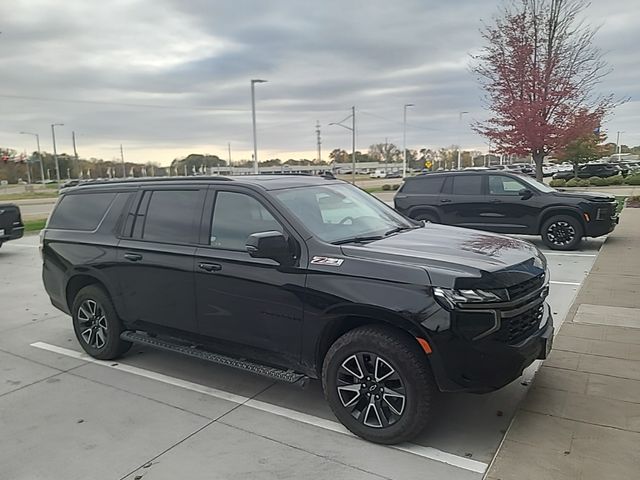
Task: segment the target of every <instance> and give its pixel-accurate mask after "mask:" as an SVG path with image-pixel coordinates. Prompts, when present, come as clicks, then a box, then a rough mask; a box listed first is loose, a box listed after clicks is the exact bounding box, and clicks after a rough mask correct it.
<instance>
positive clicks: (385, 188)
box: [382, 183, 391, 192]
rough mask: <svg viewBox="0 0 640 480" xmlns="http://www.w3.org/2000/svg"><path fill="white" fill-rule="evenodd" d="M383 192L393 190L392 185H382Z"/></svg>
mask: <svg viewBox="0 0 640 480" xmlns="http://www.w3.org/2000/svg"><path fill="white" fill-rule="evenodd" d="M382 190H384V191H385V192H386V191H389V190H391V185H389V184H388V183H385V184H384V185H382Z"/></svg>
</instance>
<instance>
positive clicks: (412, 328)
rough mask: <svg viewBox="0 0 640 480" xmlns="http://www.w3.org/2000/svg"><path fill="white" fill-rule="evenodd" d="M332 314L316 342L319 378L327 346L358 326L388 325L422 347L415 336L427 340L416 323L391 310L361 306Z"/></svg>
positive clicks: (426, 336)
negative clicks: (411, 338) (414, 340)
mask: <svg viewBox="0 0 640 480" xmlns="http://www.w3.org/2000/svg"><path fill="white" fill-rule="evenodd" d="M332 316H334V318H332V319H331V320H330V321H329V322H328V323H327V325H326V326H325V327H324V329H323V331H322V333H321V335H320V337H319V339H318V341H317V343H316V350H315V367H316V373H317V375H318V378H321V376H322V364H323V362H324V358H325V356H326V354H327V352H328V351H329V348H331V345H333V343H334V342H335V341H336V340H337V339H338V338H340V337H341V336H342V335H344V334H345V333H347V332H349V331H351V330H353V329H355V328H358V327H362V326H365V325H381V326H386V327H390V328H393V329H395V330H397V331H400V332H404V333H405V334H407V335H409V336H411V337H413V338H414V339H416V343H418V344H419V345H420V346H421V347H422V348H424V346H422V345H421V344H420V342H418V340H417V338H423V339H425V340H426V341H427V342H429V338H428V335H427V334H426V333H425V332H424V331H422V330H421V329H420V328H419V327H418V326H417V325H415V324H413V323H412V322H410V321H409V320H407V319H405V318H404V317H402V316H400V315H398V314H397V313H395V312H392V311H387V310H383V309H378V308H372V307H362V308H356V309H350V310H348V311H344V312H340V313H334V314H333V315H332ZM429 343H430V342H429ZM426 358H427V357H426V355H425V359H426Z"/></svg>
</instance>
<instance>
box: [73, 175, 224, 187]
mask: <svg viewBox="0 0 640 480" xmlns="http://www.w3.org/2000/svg"><path fill="white" fill-rule="evenodd" d="M180 180H182V181H185V180H186V181H189V182H192V181H210V180H215V181H218V180H222V181H227V182H230V181H232V180H233V179H232V178H230V177H222V176H206V175H202V176H193V177H188V176H187V177H139V178H113V179H104V180H87V181H84V182H80V184H79V185H77V186H78V187H82V186H85V185H115V184H118V183H155V182H171V181H174V182H175V181H180Z"/></svg>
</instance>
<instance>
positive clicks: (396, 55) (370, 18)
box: [0, 0, 640, 163]
mask: <svg viewBox="0 0 640 480" xmlns="http://www.w3.org/2000/svg"><path fill="white" fill-rule="evenodd" d="M10 3H11V5H9V2H4V3H2V4H1V5H0V31H2V32H3V33H2V34H1V35H0V65H2V70H1V72H2V73H1V74H0V95H5V96H17V97H22V98H7V97H5V96H0V109H1V111H2V113H3V115H2V117H1V120H0V122H1V123H0V145H3V146H4V145H10V146H14V147H17V148H32V146H31V145H30V144H29V142H30V139H28V138H26V137H21V136H19V135H17V134H16V132H19V131H20V130H29V131H39V132H40V133H41V135H42V137H43V146H44V148H49V149H50V146H49V145H48V140H47V139H48V135H47V134H48V132H49V130H48V125H49V124H50V123H52V122H54V121H56V122H64V123H65V127H64V128H63V129H61V132H60V137H61V140H60V141H61V148H62V149H63V150H68V149H69V147H70V141H68V138H67V137H70V131H71V130H75V131H76V132H77V135H78V140H79V145H80V147H81V153H82V154H85V155H87V156H89V155H95V156H102V157H105V158H110V156H114V155H116V153H117V152H116V149H117V146H118V145H119V144H120V143H123V144H125V146H126V147H127V150H128V151H130V152H132V153H131V155H132V156H133V157H134V158H132V159H137V160H158V161H161V162H163V163H166V162H168V161H169V160H170V159H171V158H173V157H174V156H177V155H181V154H182V155H186V154H187V153H189V152H190V151H193V150H199V151H207V152H210V153H218V154H220V155H224V153H225V150H226V144H227V142H231V143H232V146H233V149H234V152H236V155H237V156H241V157H244V158H247V157H248V156H250V153H249V151H250V150H251V117H250V97H249V80H250V79H251V78H261V77H262V78H266V79H268V80H269V83H266V84H262V85H258V86H257V100H258V121H259V127H258V135H259V145H260V149H261V152H262V153H261V157H262V158H265V157H272V156H279V157H280V158H289V157H290V156H298V155H307V156H308V157H312V156H313V155H314V153H313V152H314V148H315V134H314V129H315V122H316V120H319V121H320V123H321V124H322V125H323V127H322V129H323V138H324V150H325V152H326V151H328V150H330V149H332V148H337V147H343V148H348V146H349V145H350V141H349V138H348V132H346V131H344V130H342V129H340V128H336V127H329V126H327V124H328V123H330V122H334V121H338V120H341V119H342V118H344V117H345V116H346V115H348V113H349V108H350V107H351V105H356V107H357V109H358V113H357V117H358V148H360V149H366V148H367V146H368V145H369V144H371V143H374V142H379V141H384V139H385V138H389V140H390V141H393V142H396V143H400V141H401V128H402V125H401V120H402V105H403V104H404V103H414V104H415V105H416V106H415V107H414V108H413V109H411V110H410V112H409V127H408V135H407V138H408V144H409V146H411V147H421V146H444V145H448V144H452V143H458V144H461V145H463V146H466V147H469V148H471V147H475V148H478V147H483V145H484V139H482V138H480V137H478V136H477V135H475V134H474V133H473V132H471V130H470V128H469V121H470V120H471V119H474V118H475V119H480V118H484V116H485V115H486V112H484V110H483V107H482V102H481V96H482V92H481V91H480V89H479V88H478V85H477V84H476V82H475V80H474V78H473V76H472V74H471V73H470V72H469V68H468V64H469V53H470V52H473V51H476V50H477V49H478V48H479V47H480V45H481V43H480V42H481V38H480V34H479V32H478V29H479V27H480V25H481V19H485V20H489V19H490V18H491V16H492V15H493V14H495V12H496V11H497V2H496V3H494V2H489V1H482V2H480V1H478V0H459V1H456V2H435V1H424V0H422V1H421V0H397V1H395V2H382V1H369V2H365V1H353V0H352V1H333V0H330V1H328V0H325V1H323V2H321V3H317V4H311V3H308V2H299V1H294V0H289V1H284V0H283V1H269V2H259V1H248V0H235V1H233V2H228V1H223V0H219V1H210V0H199V1H188V2H185V1H182V0H163V1H158V0H156V1H152V0H139V1H134V2H131V1H117V2H102V3H98V2H85V1H81V0H76V1H67V2H55V1H53V0H49V1H44V2H37V3H36V2H29V1H27V0H22V1H20V0H18V1H15V2H10ZM587 14H588V21H590V22H592V23H594V24H598V25H601V28H600V32H599V33H598V36H597V41H598V44H599V45H600V46H601V47H602V49H603V50H604V51H605V52H607V60H608V61H609V63H610V64H611V66H612V67H613V72H612V74H611V75H609V77H607V79H606V81H605V82H604V83H603V84H602V91H603V93H608V92H613V93H615V94H616V95H619V96H621V97H622V96H628V97H631V98H632V100H633V101H632V102H630V103H627V104H626V105H624V106H622V107H620V108H619V109H618V111H617V112H616V114H615V116H613V117H612V118H611V119H609V122H608V124H607V128H609V129H610V130H611V131H613V132H615V131H617V130H622V131H625V132H626V133H625V134H623V139H624V140H625V142H627V143H630V144H640V126H638V121H639V120H640V113H639V112H640V108H638V107H639V103H638V101H637V100H636V98H637V97H638V96H639V93H640V92H639V91H638V90H639V87H638V82H637V78H638V74H639V73H640V72H639V69H640V66H639V65H640V62H638V60H639V58H638V53H637V43H638V42H637V41H638V34H637V26H636V25H635V22H634V19H637V18H639V17H640V4H639V3H638V2H637V1H636V0H612V1H610V2H607V4H606V5H600V4H594V5H593V6H592V7H590V9H589V11H588V12H587ZM634 39H635V40H634ZM24 97H37V99H33V98H32V99H28V98H24ZM53 100H78V101H80V102H82V101H87V102H94V103H74V102H67V101H53ZM152 106H157V107H158V108H153V107H152ZM160 107H162V108H160ZM462 110H465V111H469V112H470V114H469V115H468V116H466V117H465V119H464V120H463V121H462V122H460V121H459V117H458V112H460V111H462ZM614 135H615V134H614Z"/></svg>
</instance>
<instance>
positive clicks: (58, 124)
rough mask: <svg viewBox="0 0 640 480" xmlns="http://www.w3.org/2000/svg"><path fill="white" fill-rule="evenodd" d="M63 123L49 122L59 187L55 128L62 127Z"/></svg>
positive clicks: (57, 178) (58, 178)
mask: <svg viewBox="0 0 640 480" xmlns="http://www.w3.org/2000/svg"><path fill="white" fill-rule="evenodd" d="M63 125H64V123H52V124H51V138H52V139H53V160H54V161H55V163H56V180H57V182H58V188H60V165H58V151H57V150H56V128H55V127H62V126H63Z"/></svg>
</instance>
